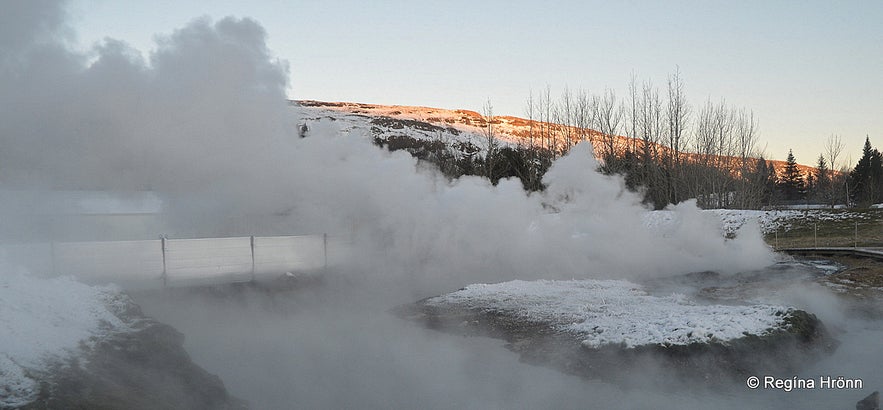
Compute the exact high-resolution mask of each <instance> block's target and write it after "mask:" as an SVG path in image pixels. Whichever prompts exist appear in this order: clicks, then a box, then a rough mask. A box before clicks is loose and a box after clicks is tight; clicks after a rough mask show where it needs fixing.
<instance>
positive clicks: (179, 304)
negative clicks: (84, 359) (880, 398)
mask: <svg viewBox="0 0 883 410" xmlns="http://www.w3.org/2000/svg"><path fill="white" fill-rule="evenodd" d="M838 263H839V264H836V263H832V262H819V261H797V260H787V261H783V262H781V263H779V264H777V265H774V266H771V267H770V268H768V269H765V270H762V271H756V272H746V273H742V274H737V275H720V274H716V273H713V272H704V273H692V274H686V275H681V276H676V277H672V278H666V279H659V280H655V281H647V282H646V283H645V285H646V286H647V288H648V289H649V290H651V291H652V292H653V293H658V294H670V293H672V292H678V293H683V294H685V295H688V296H691V297H693V298H695V299H696V300H698V301H704V302H707V303H742V302H746V301H747V302H765V303H778V304H788V305H792V306H795V307H798V308H801V309H805V310H808V311H810V312H813V313H815V314H816V315H817V316H819V318H820V319H822V321H823V322H824V323H825V324H826V325H827V326H828V328H829V329H830V330H831V332H832V333H833V334H834V337H836V338H837V339H838V340H839V341H840V345H839V347H838V348H837V350H836V351H835V352H833V353H832V354H831V355H829V356H826V357H823V358H821V359H820V360H819V361H817V362H815V363H812V364H811V365H808V366H806V367H805V368H802V369H800V370H799V371H798V372H796V373H795V374H769V375H767V374H759V375H758V377H760V378H761V379H763V377H764V376H771V377H774V378H777V379H779V380H786V379H787V380H797V379H801V380H810V379H812V380H814V381H815V383H814V384H815V386H814V388H812V389H806V388H804V389H794V390H791V391H790V392H786V391H784V389H783V388H764V387H763V386H761V387H759V388H757V389H751V388H749V387H747V385H746V384H744V383H737V384H738V385H734V386H730V387H724V388H721V387H719V386H718V387H710V386H712V385H714V383H708V384H704V383H702V382H696V381H689V382H687V381H685V382H684V383H683V384H681V385H680V386H678V387H676V388H666V389H658V388H655V387H653V385H654V383H653V380H655V379H658V378H665V377H668V373H667V372H666V369H665V368H649V369H646V370H645V371H643V372H641V374H635V375H634V380H632V381H630V383H628V385H621V384H616V383H608V382H602V381H592V380H586V379H583V378H580V377H576V376H570V375H566V374H563V373H560V372H557V371H555V370H552V369H547V368H544V367H539V366H533V365H530V364H526V363H522V362H520V361H519V359H518V355H517V354H515V353H513V352H511V351H509V350H507V349H505V347H504V343H505V342H503V341H501V340H497V339H490V338H484V337H462V336H452V335H448V334H444V333H440V332H436V331H433V330H429V329H425V328H423V327H421V326H418V325H415V324H414V323H411V322H406V321H404V320H401V319H399V318H397V317H395V316H394V315H392V314H390V312H389V310H390V308H392V307H394V306H397V305H399V304H402V303H408V302H413V301H414V300H413V299H411V296H409V295H402V294H400V293H398V292H396V291H395V290H394V289H389V290H388V292H384V291H376V290H375V291H367V292H366V291H365V290H364V289H366V288H365V287H361V286H359V283H358V282H353V281H352V280H337V279H335V276H334V274H333V273H332V274H331V275H330V277H329V279H328V280H326V281H324V282H321V283H312V284H310V285H309V286H306V287H303V288H296V289H288V290H284V291H278V292H276V291H269V292H268V291H266V290H255V289H250V288H243V289H240V290H237V291H236V292H220V293H218V292H204V291H203V292H199V291H196V292H181V291H178V292H174V293H163V292H159V293H152V294H142V295H136V296H135V297H136V301H137V302H138V303H140V304H141V305H142V307H143V309H144V311H145V313H147V314H149V315H152V316H154V317H156V318H157V319H159V320H161V321H163V322H165V323H168V324H171V325H172V326H174V327H176V328H177V329H178V330H180V331H181V332H183V333H184V335H185V337H186V341H185V348H186V349H187V350H188V351H189V352H190V354H191V356H192V357H193V359H194V361H196V362H197V363H198V364H200V365H202V366H203V367H204V368H206V369H207V370H208V371H209V372H212V373H215V374H217V375H219V376H220V377H221V378H222V380H223V381H224V383H225V384H226V386H227V388H228V389H229V390H230V392H231V393H232V394H233V395H235V396H237V397H240V398H243V399H245V400H247V401H249V402H250V404H251V406H252V407H253V408H257V409H273V408H428V409H433V408H475V409H479V408H480V409H494V408H635V409H667V408H670V409H675V408H676V409H691V408H697V409H698V408H702V409H705V408H722V409H743V408H770V409H778V408H810V409H811V408H823V409H831V408H854V406H855V403H856V402H857V401H858V400H860V399H862V398H863V397H865V396H867V395H869V394H870V393H871V392H873V391H874V390H881V389H883V372H881V371H880V369H881V368H883V343H880V341H881V340H883V316H881V315H879V314H878V313H879V312H878V310H875V308H874V307H875V306H877V305H876V304H877V303H878V302H879V301H878V300H875V299H869V298H868V297H866V296H862V295H853V294H852V293H850V292H843V291H841V290H838V289H836V288H835V287H832V286H830V283H831V281H830V278H832V277H835V278H836V277H837V276H836V275H838V274H839V273H838V272H840V273H842V272H846V271H847V269H848V265H846V264H845V263H844V262H842V261H838ZM360 289H361V290H360ZM828 376H831V377H833V378H834V379H835V380H836V378H837V377H839V376H843V377H844V378H845V379H850V380H861V382H862V388H861V389H822V388H819V378H820V377H828ZM642 386H646V387H642Z"/></svg>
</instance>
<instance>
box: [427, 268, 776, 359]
mask: <svg viewBox="0 0 883 410" xmlns="http://www.w3.org/2000/svg"><path fill="white" fill-rule="evenodd" d="M426 303H427V305H434V306H444V305H458V306H461V307H464V308H468V309H478V310H482V311H486V312H498V313H503V314H507V315H513V316H516V317H519V318H522V319H524V320H525V321H529V322H544V323H550V324H551V325H552V326H553V327H554V328H555V329H557V330H559V331H563V332H569V333H572V334H575V335H577V337H579V338H580V339H581V340H582V343H583V345H584V346H587V347H592V348H597V347H601V346H605V345H621V346H625V347H628V348H633V347H636V346H643V345H688V344H691V343H708V342H721V343H726V342H727V341H729V340H733V339H738V338H741V337H744V336H746V335H758V336H761V335H764V334H767V333H769V331H770V330H772V329H776V328H782V327H784V326H786V325H785V323H784V319H785V316H786V313H787V312H789V311H790V310H791V309H790V308H787V307H783V306H773V305H748V306H734V305H698V304H694V303H693V302H691V301H689V300H687V299H686V297H684V296H683V295H680V294H672V295H670V296H666V297H657V296H652V295H650V294H648V293H647V292H646V291H644V290H643V289H642V288H641V287H640V286H639V285H637V284H634V283H631V282H627V281H622V280H570V281H553V280H539V281H521V280H515V281H511V282H504V283H497V284H475V285H470V286H467V287H466V288H463V289H461V290H459V291H457V292H453V293H449V294H446V295H442V296H438V297H435V298H431V299H429V300H427V301H426Z"/></svg>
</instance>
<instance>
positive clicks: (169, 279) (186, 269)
mask: <svg viewBox="0 0 883 410" xmlns="http://www.w3.org/2000/svg"><path fill="white" fill-rule="evenodd" d="M2 250H3V251H5V253H6V255H7V258H8V259H10V260H11V261H12V262H14V263H16V264H20V265H22V266H25V267H26V268H27V269H28V270H29V271H31V272H32V273H35V274H42V275H73V276H75V277H77V278H79V279H80V280H82V281H84V282H88V283H116V284H118V285H120V286H121V287H123V288H125V289H151V288H162V287H174V286H191V285H214V284H224V283H235V282H247V281H251V280H255V279H261V278H265V277H272V276H278V275H280V274H284V273H286V272H310V271H318V270H322V269H324V268H326V267H327V266H328V238H327V235H307V236H271V237H256V236H251V237H234V238H199V239H166V238H162V239H156V240H146V241H115V242H53V243H30V244H14V245H4V246H2Z"/></svg>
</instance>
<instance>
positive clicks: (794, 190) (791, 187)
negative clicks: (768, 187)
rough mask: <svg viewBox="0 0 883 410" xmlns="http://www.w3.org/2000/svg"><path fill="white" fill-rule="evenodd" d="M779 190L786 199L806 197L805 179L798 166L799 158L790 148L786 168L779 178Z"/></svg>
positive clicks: (792, 199) (793, 199)
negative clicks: (795, 156)
mask: <svg viewBox="0 0 883 410" xmlns="http://www.w3.org/2000/svg"><path fill="white" fill-rule="evenodd" d="M779 190H780V191H781V192H782V197H783V199H785V200H786V201H795V200H800V199H803V198H804V195H805V193H806V192H805V190H804V181H803V175H801V174H800V169H799V168H797V160H796V159H795V158H794V153H793V152H791V150H788V158H787V159H786V160H785V169H784V170H783V171H782V177H781V178H780V179H779Z"/></svg>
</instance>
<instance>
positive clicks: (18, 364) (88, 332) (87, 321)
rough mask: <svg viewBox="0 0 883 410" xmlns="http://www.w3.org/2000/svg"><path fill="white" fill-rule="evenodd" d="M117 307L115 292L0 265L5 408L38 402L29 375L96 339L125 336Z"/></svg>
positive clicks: (0, 386)
mask: <svg viewBox="0 0 883 410" xmlns="http://www.w3.org/2000/svg"><path fill="white" fill-rule="evenodd" d="M118 303H122V300H121V299H120V298H119V291H118V290H117V289H116V288H113V287H92V286H87V285H84V284H82V283H79V282H76V281H74V280H73V279H71V278H66V277H62V278H53V279H41V278H36V277H33V276H31V275H29V274H27V273H26V272H23V271H21V270H19V269H16V268H14V267H11V266H8V265H7V264H5V263H2V262H0V408H2V407H6V406H9V407H16V406H21V405H24V404H27V403H28V402H30V401H32V400H33V399H34V396H35V395H36V394H37V389H38V386H37V383H36V381H34V380H33V379H32V378H31V377H29V376H28V374H29V372H32V371H37V372H39V371H42V370H45V369H46V367H47V366H48V365H50V364H51V362H52V361H53V359H57V358H63V357H66V356H68V355H71V354H74V353H75V349H77V348H78V346H79V345H80V343H89V341H90V339H91V338H92V337H93V336H100V335H102V334H107V333H108V332H111V331H116V330H123V328H125V327H126V325H125V324H124V323H123V322H122V321H121V320H120V319H119V318H118V317H117V316H116V315H114V313H113V312H112V310H113V308H114V304H118Z"/></svg>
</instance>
